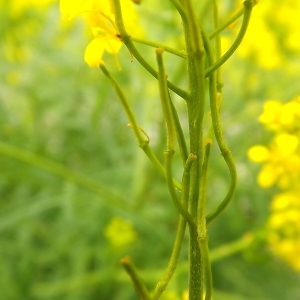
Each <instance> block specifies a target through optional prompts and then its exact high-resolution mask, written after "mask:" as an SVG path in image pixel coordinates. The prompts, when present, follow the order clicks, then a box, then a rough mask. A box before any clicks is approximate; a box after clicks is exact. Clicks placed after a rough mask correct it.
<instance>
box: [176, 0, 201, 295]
mask: <svg viewBox="0 0 300 300" xmlns="http://www.w3.org/2000/svg"><path fill="white" fill-rule="evenodd" d="M181 5H182V7H183V10H184V11H185V12H186V14H187V16H188V17H187V18H182V23H183V28H184V34H185V44H186V52H187V68H188V83H189V93H190V97H189V99H188V101H187V110H188V120H189V134H190V152H191V153H192V154H194V155H195V156H196V157H197V160H196V161H195V162H194V164H193V165H192V169H191V173H190V191H189V195H190V196H189V211H190V214H191V215H192V217H193V218H194V219H196V218H197V207H198V203H199V197H200V194H199V186H200V185H201V174H202V173H201V172H202V164H203V160H204V148H203V117H204V111H205V85H206V84H205V71H204V47H203V39H202V32H201V28H200V25H199V22H198V20H197V17H196V12H195V8H194V7H193V4H192V1H191V0H181ZM196 222H197V224H198V222H199V220H197V221H196ZM189 231H190V249H189V260H190V261H189V263H190V270H189V299H190V300H199V299H203V295H204V288H203V287H204V279H203V278H202V277H201V273H202V271H201V270H202V268H203V265H202V264H201V253H200V248H199V243H198V232H197V230H196V229H195V228H194V227H192V226H189Z"/></svg>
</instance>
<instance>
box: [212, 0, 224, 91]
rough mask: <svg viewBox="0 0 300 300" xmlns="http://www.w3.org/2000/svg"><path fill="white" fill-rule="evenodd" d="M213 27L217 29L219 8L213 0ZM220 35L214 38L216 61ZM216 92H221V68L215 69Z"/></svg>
mask: <svg viewBox="0 0 300 300" xmlns="http://www.w3.org/2000/svg"><path fill="white" fill-rule="evenodd" d="M212 4H213V25H214V28H215V29H217V28H219V26H220V24H219V23H220V22H219V8H218V1H217V0H213V3H212ZM221 55H222V52H221V35H220V34H217V35H216V37H215V57H216V61H218V60H219V59H220V58H221ZM216 72H217V90H218V91H219V92H221V91H222V87H223V83H222V67H219V68H218V69H217V71H216Z"/></svg>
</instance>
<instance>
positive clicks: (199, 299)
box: [60, 0, 258, 300]
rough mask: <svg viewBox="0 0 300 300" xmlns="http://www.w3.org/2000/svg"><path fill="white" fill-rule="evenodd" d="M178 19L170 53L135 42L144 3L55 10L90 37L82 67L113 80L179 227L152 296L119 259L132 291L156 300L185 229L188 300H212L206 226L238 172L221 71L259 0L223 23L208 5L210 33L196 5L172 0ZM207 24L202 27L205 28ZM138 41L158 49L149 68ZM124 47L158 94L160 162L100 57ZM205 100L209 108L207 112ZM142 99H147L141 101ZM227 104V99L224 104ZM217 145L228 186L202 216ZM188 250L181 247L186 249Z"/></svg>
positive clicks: (125, 0) (103, 2) (103, 0)
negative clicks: (177, 64) (177, 38)
mask: <svg viewBox="0 0 300 300" xmlns="http://www.w3.org/2000/svg"><path fill="white" fill-rule="evenodd" d="M170 2H171V3H172V5H173V7H174V9H175V10H176V11H177V12H178V14H179V16H180V22H181V24H182V34H183V35H184V41H185V42H184V43H185V47H184V49H174V48H172V47H170V46H168V45H164V44H161V43H159V42H156V41H151V40H147V39H144V38H140V37H139V36H138V35H135V34H136V33H135V32H136V31H137V29H138V28H139V26H138V25H137V15H136V13H135V9H134V5H147V1H145V3H143V2H142V1H137V0H136V1H131V0H98V1H96V0H89V1H83V0H81V1H80V0H77V1H70V0H61V1H60V8H61V12H62V15H63V18H64V19H66V20H69V19H72V18H73V17H75V16H78V15H80V16H82V17H83V18H84V19H85V20H86V22H87V23H88V24H89V26H90V28H91V30H92V32H93V35H94V39H93V40H92V41H91V42H90V44H89V45H88V46H87V48H86V52H85V56H84V58H85V61H86V62H87V64H88V65H89V66H90V67H99V68H100V70H101V71H102V72H103V74H104V75H105V76H106V77H107V79H108V80H109V81H110V83H111V85H112V87H113V89H114V90H115V92H116V95H117V97H118V99H119V100H120V103H121V105H122V107H123V109H124V112H125V113H126V115H127V117H128V120H129V122H130V127H131V129H132V131H133V134H134V136H135V138H136V140H137V143H138V146H139V147H140V148H141V149H142V150H143V151H144V152H145V154H146V155H147V156H148V158H149V160H150V161H151V163H152V164H153V166H154V167H155V168H156V169H157V172H158V173H160V174H161V175H162V176H163V177H165V179H166V186H167V188H168V190H169V193H170V197H171V198H172V200H173V203H174V205H175V207H176V208H177V210H178V218H179V222H178V228H177V232H176V237H175V242H174V247H173V251H172V253H171V256H170V260H169V264H168V265H167V267H166V270H165V273H164V275H163V277H162V278H161V280H160V281H159V282H158V283H157V285H156V287H155V288H154V289H153V290H150V289H149V287H148V286H147V285H146V284H145V282H144V281H143V279H142V278H141V277H140V276H139V274H138V271H137V268H136V267H135V266H134V264H133V262H132V261H131V259H130V258H129V257H125V258H123V259H122V260H121V263H122V265H123V266H124V268H125V270H126V271H127V272H128V274H129V276H130V278H131V279H132V283H133V285H134V288H135V290H136V292H137V294H138V295H139V297H140V298H141V299H144V300H157V299H159V298H160V297H161V295H162V293H163V292H164V291H165V289H166V287H167V285H168V283H169V281H170V279H171V278H172V275H173V274H174V272H175V270H176V265H177V262H178V259H179V256H180V252H181V248H182V247H183V240H184V239H183V237H184V234H185V231H186V227H187V228H188V232H189V245H188V247H189V287H188V291H189V296H188V297H189V299H190V300H204V299H205V300H209V299H212V297H213V284H212V272H211V266H210V259H209V246H208V234H207V229H208V225H209V224H211V222H212V221H214V220H215V219H216V218H217V217H218V216H219V215H220V213H221V212H222V211H223V210H224V209H225V208H226V206H227V205H228V204H229V202H230V200H231V199H232V197H233V194H234V190H235V187H236V182H237V173H236V167H235V163H234V160H233V157H232V154H231V151H230V149H229V147H228V145H227V143H226V141H225V136H224V133H223V129H222V121H221V117H220V107H221V103H222V101H223V100H222V87H223V83H222V74H221V66H223V65H224V64H225V63H226V61H227V60H228V59H229V58H230V57H231V56H232V55H233V54H234V52H235V51H236V49H237V48H238V47H239V45H240V44H241V42H242V40H243V38H244V36H245V33H246V31H247V28H248V24H249V21H250V17H251V12H252V8H253V6H254V5H256V4H257V2H258V1H254V0H245V1H244V3H243V6H242V7H241V8H239V9H238V10H235V11H234V12H232V15H231V16H230V17H229V18H228V19H227V21H225V22H224V23H223V24H220V21H219V19H220V18H219V3H218V2H219V1H218V0H211V1H206V2H207V4H209V5H207V8H206V10H207V11H205V15H212V18H211V20H210V24H211V26H209V30H212V31H211V32H210V33H209V32H208V30H207V29H206V28H205V27H206V26H207V25H206V26H204V22H203V20H202V19H203V18H201V17H199V15H198V13H197V9H196V4H197V1H194V0H170ZM239 18H242V22H241V26H240V29H239V32H238V34H237V36H236V39H235V40H234V42H233V43H232V45H231V46H230V47H229V49H228V50H227V51H225V53H224V54H223V55H222V54H221V53H222V52H221V34H222V32H223V31H224V29H226V28H227V27H228V26H230V25H231V24H232V23H234V22H235V21H236V20H237V19H239ZM205 24H206V23H205ZM136 43H142V44H144V45H148V46H149V47H154V48H156V50H155V51H153V53H155V56H156V62H157V64H156V66H154V65H151V64H150V63H149V62H148V61H147V60H146V59H145V58H144V56H143V54H142V53H141V52H140V51H139V50H138V49H137V48H136ZM122 44H124V45H125V46H126V47H127V49H128V50H129V53H130V59H132V60H136V61H138V62H139V63H140V65H141V66H142V67H143V68H145V70H146V71H148V72H149V73H150V74H151V75H152V76H153V77H154V79H155V80H156V81H157V94H158V95H159V97H160V100H161V108H162V112H163V116H164V121H165V125H166V146H165V151H164V154H165V161H164V163H162V162H160V160H159V159H158V158H157V156H156V154H155V153H154V151H153V150H152V147H151V144H150V140H149V137H148V135H147V134H146V133H145V132H144V130H143V129H141V128H140V126H139V124H138V120H137V118H136V116H135V113H134V111H133V110H132V108H131V105H130V101H129V100H128V96H129V95H127V93H126V92H125V91H123V90H122V87H121V86H120V85H119V84H118V82H117V80H116V79H115V78H114V77H113V75H112V74H111V73H110V72H109V67H107V66H106V65H105V64H104V61H103V54H104V52H108V53H110V54H112V55H113V56H114V57H115V59H116V62H117V64H119V62H118V58H117V53H118V51H119V49H120V47H121V46H122ZM164 52H169V53H171V54H172V55H176V56H179V57H180V58H181V59H182V60H184V63H185V65H186V80H187V86H186V87H184V88H182V87H179V86H177V85H176V84H175V83H173V82H172V81H171V80H169V79H168V75H167V74H168V70H167V69H166V67H165V63H164ZM174 94H177V95H178V96H179V97H181V98H182V101H185V103H186V117H187V119H188V130H187V131H188V135H185V134H184V132H186V130H184V129H183V128H182V125H181V120H180V118H179V116H178V112H177V108H176V106H175V104H174V102H173V97H174ZM207 99H209V101H208V103H209V108H208V107H207ZM145 101H146V99H145ZM224 101H226V100H224ZM208 110H209V111H210V114H209V115H210V118H211V126H212V131H213V134H212V133H211V131H210V130H207V129H206V127H205V126H204V116H205V115H206V112H207V111H208ZM214 140H215V141H216V143H217V145H218V147H219V149H220V152H221V155H222V156H223V158H224V161H225V163H226V165H227V168H228V171H229V174H230V181H229V183H228V191H227V194H226V195H225V196H224V199H223V200H220V204H219V205H218V206H217V207H216V208H215V209H214V210H213V211H210V212H207V209H206V203H207V187H208V185H209V182H208V169H209V159H210V148H211V144H212V143H213V141H214ZM175 151H179V153H180V156H181V160H182V176H181V178H180V179H175V178H174V176H173V157H174V153H175ZM185 246H186V245H185Z"/></svg>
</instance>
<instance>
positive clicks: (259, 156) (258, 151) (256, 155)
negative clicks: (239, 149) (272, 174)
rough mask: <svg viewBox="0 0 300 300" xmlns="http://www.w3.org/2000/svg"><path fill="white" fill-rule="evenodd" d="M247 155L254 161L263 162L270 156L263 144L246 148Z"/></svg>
mask: <svg viewBox="0 0 300 300" xmlns="http://www.w3.org/2000/svg"><path fill="white" fill-rule="evenodd" d="M248 157H249V158H250V159H251V160H252V161H254V162H264V161H266V160H268V159H269V158H270V151H269V150H268V148H267V147H265V146H261V145H256V146H253V147H251V148H250V149H249V150H248Z"/></svg>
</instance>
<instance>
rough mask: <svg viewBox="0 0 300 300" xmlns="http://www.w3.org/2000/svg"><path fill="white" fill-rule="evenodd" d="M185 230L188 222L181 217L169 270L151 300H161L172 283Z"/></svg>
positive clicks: (158, 284)
mask: <svg viewBox="0 0 300 300" xmlns="http://www.w3.org/2000/svg"><path fill="white" fill-rule="evenodd" d="M185 229H186V220H185V218H184V217H183V216H181V215H180V217H179V223H178V227H177V233H176V238H175V242H174V246H173V250H172V254H171V258H170V260H169V263H168V266H167V269H166V270H165V272H164V275H163V277H162V279H161V280H160V281H159V282H158V283H157V285H156V287H155V289H154V291H153V294H152V297H151V300H158V299H159V298H160V296H161V295H162V293H163V292H164V291H165V289H166V287H167V285H168V283H169V282H170V280H171V278H172V276H173V274H174V272H175V270H176V267H177V263H178V259H179V256H180V252H181V247H182V241H183V238H184V233H185Z"/></svg>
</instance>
